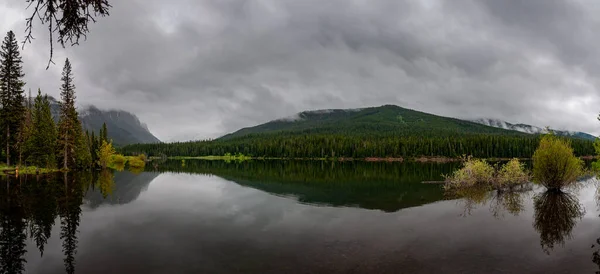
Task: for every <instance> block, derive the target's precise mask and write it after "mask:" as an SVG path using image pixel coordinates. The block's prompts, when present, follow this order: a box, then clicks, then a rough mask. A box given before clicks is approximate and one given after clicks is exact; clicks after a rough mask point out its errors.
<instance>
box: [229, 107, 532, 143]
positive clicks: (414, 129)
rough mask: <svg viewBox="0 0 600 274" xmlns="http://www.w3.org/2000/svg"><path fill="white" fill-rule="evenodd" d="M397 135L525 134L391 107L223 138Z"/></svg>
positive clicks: (303, 118)
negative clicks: (305, 135) (308, 135)
mask: <svg viewBox="0 0 600 274" xmlns="http://www.w3.org/2000/svg"><path fill="white" fill-rule="evenodd" d="M365 133H367V134H373V135H382V136H389V135H396V136H414V135H422V136H427V137H432V136H453V135H456V134H497V135H514V136H524V135H526V134H524V133H520V132H517V131H510V130H505V129H500V128H493V127H488V126H484V125H480V124H477V123H473V122H468V121H464V120H459V119H454V118H448V117H441V116H437V115H432V114H428V113H424V112H420V111H415V110H411V109H406V108H402V107H398V106H394V105H384V106H380V107H370V108H363V109H358V110H341V109H338V110H323V111H305V112H302V113H300V114H299V115H298V117H297V119H295V120H293V121H290V120H275V121H271V122H268V123H265V124H262V125H258V126H255V127H249V128H244V129H241V130H239V131H237V132H234V133H231V134H228V135H225V136H223V137H222V138H220V139H223V140H228V139H235V138H239V137H244V136H248V135H285V136H296V135H304V134H323V135H345V136H360V135H364V134H365Z"/></svg>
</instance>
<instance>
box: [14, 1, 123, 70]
mask: <svg viewBox="0 0 600 274" xmlns="http://www.w3.org/2000/svg"><path fill="white" fill-rule="evenodd" d="M25 1H26V2H27V3H29V4H28V6H27V9H29V8H30V7H31V6H33V4H34V3H36V5H35V7H34V8H33V11H32V13H31V16H30V17H28V18H26V20H25V25H26V29H25V33H26V35H25V39H24V40H23V48H24V47H25V44H26V43H31V40H33V39H34V37H33V34H32V32H33V24H34V22H33V21H34V17H35V16H36V15H37V16H38V18H39V20H40V22H41V23H42V24H46V23H48V32H49V34H50V59H49V61H48V66H47V67H46V69H48V68H49V67H50V64H54V62H53V61H52V57H53V56H54V42H55V38H56V42H58V43H60V45H61V46H62V47H63V48H64V47H65V44H66V43H69V44H70V45H71V46H74V45H78V44H79V40H80V39H81V38H83V39H84V40H86V39H87V34H88V33H89V28H88V24H89V23H90V22H92V23H95V22H96V18H97V17H99V16H102V17H104V16H108V15H109V12H108V11H109V9H110V8H111V7H112V6H111V5H110V4H109V3H108V1H109V0H25ZM55 32H57V33H58V36H54V35H53V34H54V33H55Z"/></svg>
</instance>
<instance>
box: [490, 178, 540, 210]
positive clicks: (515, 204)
mask: <svg viewBox="0 0 600 274" xmlns="http://www.w3.org/2000/svg"><path fill="white" fill-rule="evenodd" d="M530 190H531V186H523V187H520V188H519V189H514V190H511V191H496V193H495V195H494V196H493V197H492V202H491V203H490V210H491V211H492V214H493V215H494V217H495V218H501V217H504V212H508V213H509V214H511V215H513V216H518V215H519V214H520V213H521V212H522V211H523V210H524V209H525V202H524V199H523V196H524V194H525V193H526V192H527V191H530Z"/></svg>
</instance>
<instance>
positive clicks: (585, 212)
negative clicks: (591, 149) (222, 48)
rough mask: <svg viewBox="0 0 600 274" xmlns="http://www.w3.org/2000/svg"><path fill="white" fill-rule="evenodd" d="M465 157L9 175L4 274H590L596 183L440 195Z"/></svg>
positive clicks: (0, 188) (594, 262)
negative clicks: (555, 190)
mask: <svg viewBox="0 0 600 274" xmlns="http://www.w3.org/2000/svg"><path fill="white" fill-rule="evenodd" d="M456 167H457V166H456V164H415V163H357V162H354V163H352V162H345V163H331V162H329V163H327V162H292V161H290V162H283V161H280V162H260V161H255V162H245V163H225V162H205V161H186V162H184V163H182V162H180V161H171V162H165V163H160V164H159V166H158V167H157V168H156V169H155V168H153V167H150V168H149V169H148V170H147V171H146V172H142V173H139V174H134V173H132V172H128V171H123V172H115V173H110V172H104V173H100V174H91V173H90V174H69V175H68V176H66V177H65V176H63V175H59V176H56V177H52V178H45V177H38V178H36V177H35V176H34V177H32V176H29V177H24V176H20V177H19V178H12V179H11V180H10V182H8V181H7V180H6V179H3V181H2V182H1V184H0V199H1V200H0V221H1V229H2V230H1V233H0V256H1V257H0V262H1V263H0V267H1V269H0V273H65V272H67V273H594V272H596V271H599V270H600V268H599V265H600V254H599V252H600V245H599V244H598V243H597V239H598V238H600V217H599V214H600V212H599V211H598V209H599V204H600V202H599V200H598V195H597V190H596V189H597V187H596V183H595V180H594V179H588V180H584V181H582V182H581V184H580V187H578V188H576V189H572V190H569V194H552V193H544V192H543V190H542V189H539V188H536V187H531V188H529V189H528V188H525V189H523V190H520V191H519V192H516V193H502V194H498V193H487V192H482V193H472V194H471V195H469V196H468V197H467V198H460V199H457V198H456V197H450V196H447V195H444V193H443V191H442V190H441V187H440V186H439V185H432V184H421V183H420V182H421V181H433V180H440V179H441V177H440V174H442V173H448V172H451V171H452V170H454V169H455V168H456Z"/></svg>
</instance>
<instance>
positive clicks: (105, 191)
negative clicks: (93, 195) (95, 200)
mask: <svg viewBox="0 0 600 274" xmlns="http://www.w3.org/2000/svg"><path fill="white" fill-rule="evenodd" d="M98 187H99V188H100V192H101V193H102V197H103V198H105V199H106V197H108V196H110V195H112V194H113V192H114V190H115V176H114V174H113V172H112V170H109V169H103V170H102V171H100V174H99V176H98Z"/></svg>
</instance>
